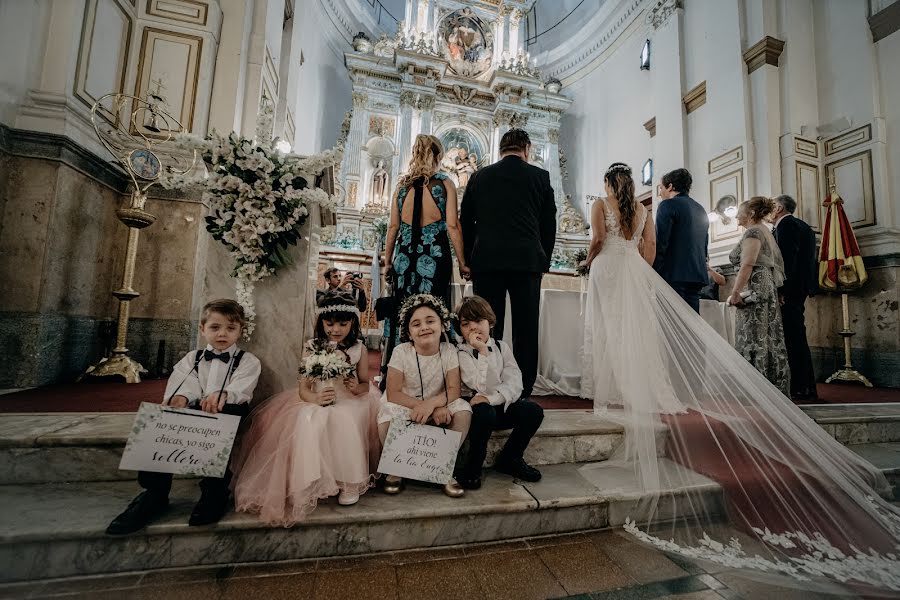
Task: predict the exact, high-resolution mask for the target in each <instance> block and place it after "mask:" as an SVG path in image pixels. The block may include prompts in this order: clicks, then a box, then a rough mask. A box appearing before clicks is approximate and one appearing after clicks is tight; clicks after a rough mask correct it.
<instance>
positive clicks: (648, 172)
mask: <svg viewBox="0 0 900 600" xmlns="http://www.w3.org/2000/svg"><path fill="white" fill-rule="evenodd" d="M641 183H642V184H644V185H652V184H653V159H652V158H648V159H647V162H645V163H644V166H643V167H641Z"/></svg>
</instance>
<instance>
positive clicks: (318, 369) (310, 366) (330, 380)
mask: <svg viewBox="0 0 900 600" xmlns="http://www.w3.org/2000/svg"><path fill="white" fill-rule="evenodd" d="M352 373H353V365H351V364H350V362H349V361H348V360H347V357H346V356H345V355H344V354H343V353H342V352H337V351H336V349H335V348H334V347H329V346H315V347H311V348H310V352H309V353H308V354H307V355H306V357H305V358H304V359H303V361H302V362H301V363H300V376H301V377H308V378H309V379H312V380H313V381H314V382H315V387H316V391H319V390H321V389H324V388H327V387H334V383H335V381H334V380H336V379H340V380H343V379H345V378H347V377H349V376H350V375H351V374H352Z"/></svg>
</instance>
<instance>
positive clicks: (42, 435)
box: [0, 410, 664, 485]
mask: <svg viewBox="0 0 900 600" xmlns="http://www.w3.org/2000/svg"><path fill="white" fill-rule="evenodd" d="M133 420H134V413H55V414H15V415H3V416H0V485H20V484H42V483H64V482H77V481H117V480H118V481H121V480H133V479H134V476H135V474H134V472H133V471H120V470H119V460H120V458H121V456H122V450H123V449H124V447H125V441H126V440H127V438H128V433H129V431H130V429H131V424H132V421H133ZM663 433H664V432H662V431H661V434H663ZM508 436H509V432H508V431H498V432H496V433H495V434H494V435H493V436H492V438H491V441H490V443H489V444H488V456H487V464H488V465H489V466H490V465H493V461H494V458H495V456H496V455H497V453H498V452H499V451H500V449H501V448H502V447H503V444H504V443H505V442H506V439H507V437H508ZM621 441H622V427H621V426H620V425H618V424H616V423H613V422H611V421H608V420H604V419H601V418H598V417H596V416H594V415H593V414H592V413H591V412H590V411H586V410H547V411H545V412H544V422H543V423H542V424H541V428H540V429H539V430H538V432H537V435H536V436H535V438H534V439H533V440H532V442H531V444H530V445H529V447H528V450H527V452H526V455H525V458H526V460H528V461H529V462H530V463H531V464H535V465H553V464H562V463H574V462H591V461H600V460H605V459H606V458H608V457H609V456H610V454H611V453H612V451H613V450H614V449H615V448H616V447H617V446H618V445H619V444H620V443H621ZM463 452H465V448H463Z"/></svg>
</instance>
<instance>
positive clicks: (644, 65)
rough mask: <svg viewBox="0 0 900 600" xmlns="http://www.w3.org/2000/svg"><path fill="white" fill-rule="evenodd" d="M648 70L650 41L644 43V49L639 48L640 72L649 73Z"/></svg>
mask: <svg viewBox="0 0 900 600" xmlns="http://www.w3.org/2000/svg"><path fill="white" fill-rule="evenodd" d="M649 70H650V40H647V41H646V42H644V47H643V48H641V71H649Z"/></svg>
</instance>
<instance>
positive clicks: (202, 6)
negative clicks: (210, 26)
mask: <svg viewBox="0 0 900 600" xmlns="http://www.w3.org/2000/svg"><path fill="white" fill-rule="evenodd" d="M147 14H148V15H150V16H153V17H159V18H161V19H168V20H170V21H180V22H182V23H190V24H192V25H201V26H203V27H205V26H206V21H207V19H208V18H209V6H208V5H207V4H206V3H205V2H200V1H199V0H147Z"/></svg>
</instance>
